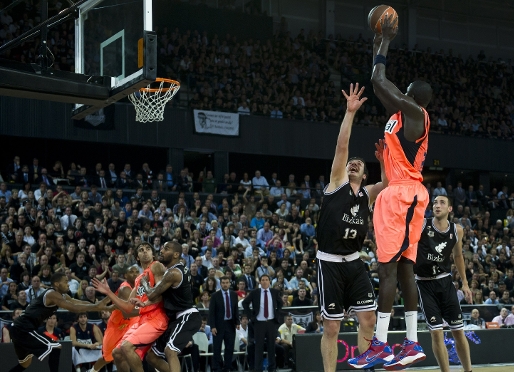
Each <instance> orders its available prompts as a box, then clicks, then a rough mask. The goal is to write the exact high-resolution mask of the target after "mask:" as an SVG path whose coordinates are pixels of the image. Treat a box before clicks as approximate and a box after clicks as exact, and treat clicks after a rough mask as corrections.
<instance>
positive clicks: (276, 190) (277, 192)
mask: <svg viewBox="0 0 514 372" xmlns="http://www.w3.org/2000/svg"><path fill="white" fill-rule="evenodd" d="M269 193H270V195H273V196H275V197H277V198H280V197H281V196H282V194H284V193H285V191H284V188H283V187H282V183H281V182H280V181H279V180H277V181H276V182H275V186H273V187H272V188H271V189H270V191H269Z"/></svg>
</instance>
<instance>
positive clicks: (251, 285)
mask: <svg viewBox="0 0 514 372" xmlns="http://www.w3.org/2000/svg"><path fill="white" fill-rule="evenodd" d="M239 279H242V280H244V282H245V290H246V291H252V290H254V289H255V288H257V282H256V281H255V277H254V276H253V275H252V267H251V266H250V265H245V266H244V273H243V274H242V275H241V276H240V277H239Z"/></svg>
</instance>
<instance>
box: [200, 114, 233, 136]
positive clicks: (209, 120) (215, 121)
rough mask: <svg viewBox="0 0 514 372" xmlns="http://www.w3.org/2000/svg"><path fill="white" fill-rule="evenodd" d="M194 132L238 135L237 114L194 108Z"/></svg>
mask: <svg viewBox="0 0 514 372" xmlns="http://www.w3.org/2000/svg"><path fill="white" fill-rule="evenodd" d="M193 112H194V117H195V131H196V133H209V134H218V135H221V136H239V114H231V113H228V112H218V111H205V110H194V111H193Z"/></svg>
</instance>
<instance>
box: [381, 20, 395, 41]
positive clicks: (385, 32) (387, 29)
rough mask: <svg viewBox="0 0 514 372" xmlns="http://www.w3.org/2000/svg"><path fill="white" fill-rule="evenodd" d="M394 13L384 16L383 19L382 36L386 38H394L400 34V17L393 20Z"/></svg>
mask: <svg viewBox="0 0 514 372" xmlns="http://www.w3.org/2000/svg"><path fill="white" fill-rule="evenodd" d="M393 18H394V15H393V14H391V15H389V16H387V17H384V18H383V19H382V20H381V25H382V38H383V39H384V40H389V41H391V40H393V39H394V38H395V37H396V35H397V34H398V18H396V19H395V20H393Z"/></svg>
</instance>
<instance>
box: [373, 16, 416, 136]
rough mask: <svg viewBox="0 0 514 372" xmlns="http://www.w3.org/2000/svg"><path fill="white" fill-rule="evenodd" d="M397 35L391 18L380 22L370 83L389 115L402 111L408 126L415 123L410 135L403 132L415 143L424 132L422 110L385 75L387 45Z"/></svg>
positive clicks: (407, 130)
mask: <svg viewBox="0 0 514 372" xmlns="http://www.w3.org/2000/svg"><path fill="white" fill-rule="evenodd" d="M397 33H398V27H397V26H396V24H395V23H393V22H392V16H391V17H389V18H385V19H384V21H383V22H382V40H381V42H380V46H379V47H378V50H377V49H376V45H377V43H378V40H380V38H379V37H376V38H375V41H374V46H373V51H374V52H375V50H376V53H377V55H376V56H374V58H373V73H372V75H371V83H372V84H373V91H374V92H375V94H376V96H377V97H378V99H379V100H380V102H382V104H383V105H384V107H385V108H386V110H387V111H389V113H395V112H398V111H402V112H403V114H404V115H405V116H406V117H407V118H408V119H410V120H409V124H411V123H413V122H414V123H415V128H412V133H410V132H411V128H406V131H405V138H407V140H409V141H415V140H417V139H419V138H420V137H421V136H422V135H423V133H424V130H425V126H424V113H423V110H422V109H421V107H420V106H419V105H418V103H416V101H415V100H414V99H413V98H412V97H409V96H407V95H405V94H403V93H402V92H401V91H400V90H399V89H398V88H397V87H396V85H394V84H393V83H392V82H391V81H390V80H389V79H387V77H386V73H385V70H386V66H385V57H387V52H388V50H389V44H390V43H391V41H392V40H393V39H394V38H395V37H396V34H397ZM377 56H378V58H377ZM410 126H412V125H410Z"/></svg>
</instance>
